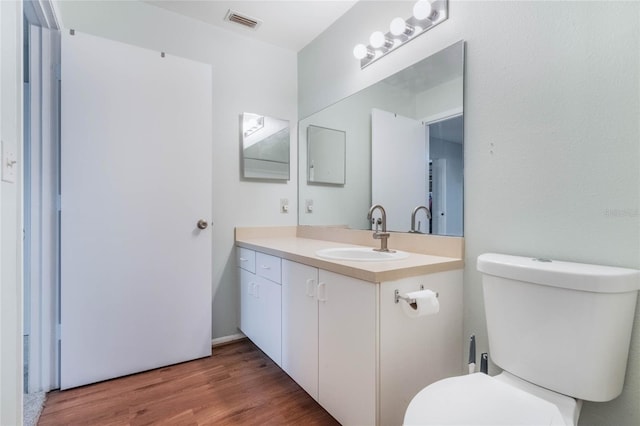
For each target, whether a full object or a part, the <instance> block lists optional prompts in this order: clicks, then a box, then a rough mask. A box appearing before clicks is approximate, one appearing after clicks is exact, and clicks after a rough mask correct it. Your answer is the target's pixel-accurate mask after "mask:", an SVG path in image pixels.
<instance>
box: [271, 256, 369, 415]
mask: <svg viewBox="0 0 640 426" xmlns="http://www.w3.org/2000/svg"><path fill="white" fill-rule="evenodd" d="M376 301H377V290H376V286H375V285H374V284H372V283H369V282H366V281H361V280H358V279H355V278H350V277H346V276H344V275H339V274H335V273H333V272H329V271H324V270H318V269H317V268H314V267H310V266H307V265H302V264H300V263H296V262H291V261H288V260H283V261H282V368H283V369H284V370H285V371H286V372H287V374H289V375H290V376H291V377H292V378H293V379H294V380H295V381H296V382H298V384H299V385H300V386H301V387H302V388H303V389H304V390H305V391H307V393H309V395H311V396H312V397H313V398H314V399H315V400H317V401H318V402H319V403H320V405H322V406H323V407H324V408H325V409H326V410H327V411H328V412H329V413H331V415H332V416H334V417H335V418H336V419H337V420H338V421H339V422H340V423H342V424H345V425H349V424H367V425H373V424H375V423H376V353H377V347H376V333H377V326H376V324H377V313H376V312H377V309H376V306H377V305H376Z"/></svg>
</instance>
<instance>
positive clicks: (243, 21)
mask: <svg viewBox="0 0 640 426" xmlns="http://www.w3.org/2000/svg"><path fill="white" fill-rule="evenodd" d="M224 20H225V21H229V22H234V23H236V24H238V25H242V26H243V27H247V28H251V29H252V30H257V29H258V27H259V26H260V25H261V24H262V21H260V20H259V19H255V18H251V17H249V16H247V15H243V14H241V13H238V12H236V11H235V10H231V9H229V11H228V12H227V16H225V17H224Z"/></svg>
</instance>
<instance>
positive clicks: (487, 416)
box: [404, 372, 580, 426]
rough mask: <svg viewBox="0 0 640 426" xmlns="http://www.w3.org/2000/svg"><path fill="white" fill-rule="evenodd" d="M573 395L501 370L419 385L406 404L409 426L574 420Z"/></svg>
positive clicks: (565, 424)
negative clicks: (415, 393) (422, 387)
mask: <svg viewBox="0 0 640 426" xmlns="http://www.w3.org/2000/svg"><path fill="white" fill-rule="evenodd" d="M579 408H580V405H579V403H577V401H576V400H575V399H573V398H570V397H568V396H565V395H561V394H558V393H555V392H552V391H550V390H547V389H543V388H540V387H538V386H535V385H533V384H531V383H528V382H525V381H523V380H521V379H518V378H517V377H515V376H513V375H511V374H508V373H506V372H503V373H502V374H500V375H498V376H496V377H490V376H488V375H486V374H482V373H475V374H470V375H467V376H459V377H451V378H448V379H444V380H440V381H438V382H435V383H433V384H431V385H429V386H427V387H426V388H424V389H422V390H421V391H420V392H419V393H418V394H417V395H416V396H415V397H413V399H412V400H411V402H410V403H409V407H408V408H407V411H406V413H405V417H404V424H405V425H407V426H409V425H492V426H498V425H505V426H507V425H508V426H515V425H531V426H533V425H535V426H540V425H554V426H555V425H563V426H568V425H575V424H576V423H577V416H578V413H579Z"/></svg>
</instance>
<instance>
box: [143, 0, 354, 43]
mask: <svg viewBox="0 0 640 426" xmlns="http://www.w3.org/2000/svg"><path fill="white" fill-rule="evenodd" d="M356 2H357V0H295V1H292V0H263V1H245V0H231V1H228V0H145V3H150V4H153V5H155V6H158V7H161V8H163V9H166V10H170V11H172V12H175V13H178V14H180V15H184V16H188V17H190V18H194V19H198V20H200V21H203V22H206V23H207V24H210V25H215V26H217V27H220V28H224V29H225V30H228V31H232V32H234V33H237V34H239V35H243V36H245V37H251V38H254V39H258V40H261V41H263V42H266V43H269V44H273V45H276V46H279V47H282V48H284V49H288V50H292V51H294V52H298V51H299V50H300V49H302V48H303V47H304V46H306V45H307V44H309V43H310V42H311V41H312V40H313V39H314V38H316V37H317V36H318V35H319V34H320V33H322V32H323V31H324V30H325V29H326V28H328V27H329V26H330V25H331V24H333V23H334V22H335V21H336V19H338V18H339V17H340V16H342V15H343V14H344V13H345V12H346V11H347V10H349V9H350V8H351V7H352V6H353V5H354V4H355V3H356ZM229 9H232V10H233V11H235V12H238V13H240V14H242V15H246V16H248V17H251V18H254V19H257V20H260V21H262V24H261V25H260V26H259V27H258V28H257V29H255V30H253V29H250V28H246V27H243V26H241V25H239V24H235V23H233V22H228V21H225V20H224V18H225V16H226V15H227V11H228V10H229Z"/></svg>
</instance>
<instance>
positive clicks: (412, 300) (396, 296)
mask: <svg viewBox="0 0 640 426" xmlns="http://www.w3.org/2000/svg"><path fill="white" fill-rule="evenodd" d="M420 290H424V285H422V284H420ZM393 296H394V299H395V302H396V303H399V302H400V300H404V301H405V302H407V303H408V304H410V305H411V304H412V303H416V299H411V298H409V297H405V296H401V295H400V290H397V289H396V291H394V292H393ZM439 296H440V295H439V294H438V293H436V297H439Z"/></svg>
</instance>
